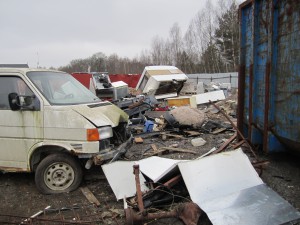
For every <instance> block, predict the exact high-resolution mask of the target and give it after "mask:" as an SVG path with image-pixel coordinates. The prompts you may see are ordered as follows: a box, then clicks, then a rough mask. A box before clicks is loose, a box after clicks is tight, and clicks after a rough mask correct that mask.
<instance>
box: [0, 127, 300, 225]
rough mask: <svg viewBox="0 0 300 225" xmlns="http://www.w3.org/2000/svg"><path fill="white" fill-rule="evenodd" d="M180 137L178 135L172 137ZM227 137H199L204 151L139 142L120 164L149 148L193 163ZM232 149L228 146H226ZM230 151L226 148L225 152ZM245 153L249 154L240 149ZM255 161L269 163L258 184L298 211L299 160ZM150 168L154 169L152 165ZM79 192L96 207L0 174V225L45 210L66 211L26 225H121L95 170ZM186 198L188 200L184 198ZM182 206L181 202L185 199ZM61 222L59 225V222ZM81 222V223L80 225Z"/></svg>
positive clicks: (183, 144) (179, 140) (186, 143)
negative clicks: (91, 198) (178, 150)
mask: <svg viewBox="0 0 300 225" xmlns="http://www.w3.org/2000/svg"><path fill="white" fill-rule="evenodd" d="M176 134H177V135H182V133H176ZM233 134H234V132H233V131H231V130H229V131H225V132H222V133H219V134H216V135H214V134H205V133H204V134H203V133H202V134H200V135H199V137H202V138H203V139H205V140H206V141H207V143H206V144H205V145H204V146H201V147H194V146H192V144H191V140H192V139H193V138H195V137H187V136H182V137H179V136H177V137H176V136H175V137H167V139H166V140H163V139H162V136H160V135H158V136H152V137H148V138H147V137H144V143H142V144H134V145H133V146H132V148H131V149H130V150H129V151H128V154H127V155H126V156H127V157H128V159H126V160H139V159H141V158H145V157H148V156H146V153H148V154H149V153H151V151H152V150H151V149H149V146H150V145H151V144H155V145H156V146H157V147H158V148H159V147H162V146H176V147H177V148H184V149H189V150H194V151H196V154H190V153H182V152H181V153H176V152H166V153H165V154H163V155H161V157H167V158H173V159H193V158H197V157H198V156H200V155H202V154H204V153H206V152H207V151H209V150H210V149H211V148H212V147H218V146H220V145H221V144H222V143H223V141H224V140H226V139H228V138H230V137H231V136H232V135H233ZM231 146H232V145H231ZM229 149H230V147H229ZM245 152H246V153H247V154H248V155H249V156H250V158H251V153H250V152H248V151H247V149H246V148H245ZM258 154H259V158H260V159H261V160H269V162H270V163H269V165H268V166H267V167H266V169H265V170H264V171H263V173H262V179H263V181H264V182H265V183H266V184H267V185H268V186H270V187H271V188H272V189H273V190H275V191H276V192H278V193H279V194H280V195H281V196H282V197H283V198H284V199H286V200H287V201H288V202H290V203H291V204H292V205H293V206H294V207H295V208H296V209H298V210H300V163H299V160H300V157H299V156H296V155H291V154H289V153H280V154H271V155H264V154H261V153H260V152H258ZM154 166H155V165H154ZM81 187H88V188H89V189H90V190H91V191H92V192H93V194H94V195H95V197H96V198H97V199H98V200H99V202H100V206H99V207H96V206H95V205H94V204H92V203H90V202H89V201H88V200H87V198H86V197H85V196H84V195H83V193H82V191H81V189H80V188H79V189H78V190H76V191H74V192H71V193H63V194H57V195H42V194H40V193H39V192H38V191H37V189H36V187H35V184H34V175H33V174H23V173H8V174H0V201H1V204H0V223H1V224H20V223H21V222H22V221H23V224H26V221H25V222H24V219H25V218H27V217H30V216H31V215H34V214H35V213H37V212H38V211H40V210H43V209H44V208H45V207H47V206H51V207H52V208H55V209H62V208H64V207H66V208H67V209H70V210H62V211H51V212H47V213H46V214H45V215H40V216H39V217H37V218H38V220H35V221H33V222H32V224H50V225H51V224H76V223H77V222H78V223H79V222H80V223H81V224H124V221H125V219H124V213H123V202H122V201H119V202H117V201H116V198H115V196H114V194H113V192H112V190H111V188H110V186H109V184H108V182H107V180H106V178H105V176H104V174H103V172H102V170H101V167H95V168H93V170H91V171H88V172H86V175H85V179H84V181H83V183H82V185H81ZM184 198H188V196H184ZM184 198H183V200H182V202H185V201H187V200H186V199H184ZM176 206H177V204H172V205H168V206H167V207H166V208H165V209H167V210H170V209H173V208H175V207H176ZM62 221H64V222H62ZM85 222H86V223H85ZM147 224H152V225H157V224H173V225H181V224H183V223H182V222H181V221H180V220H178V219H176V218H171V219H161V220H158V221H149V222H148V223H147ZM198 224H211V223H210V221H209V220H208V218H207V217H205V215H204V216H202V217H201V218H200V220H199V222H198Z"/></svg>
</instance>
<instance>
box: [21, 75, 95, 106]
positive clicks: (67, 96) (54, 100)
mask: <svg viewBox="0 0 300 225" xmlns="http://www.w3.org/2000/svg"><path fill="white" fill-rule="evenodd" d="M27 76H28V77H29V79H30V80H31V81H32V82H33V83H34V85H35V86H36V87H37V88H38V89H39V90H40V92H41V93H42V94H43V95H44V97H45V98H46V99H47V100H48V101H49V103H50V104H51V105H76V104H84V103H93V102H99V101H101V100H100V99H99V98H98V97H97V96H96V95H94V94H93V93H92V92H90V91H89V90H88V89H87V88H86V87H85V86H83V85H82V84H81V83H80V82H79V81H77V80H76V79H75V78H74V77H72V76H71V75H70V74H67V73H63V72H50V71H49V72H48V71H37V72H28V73H27Z"/></svg>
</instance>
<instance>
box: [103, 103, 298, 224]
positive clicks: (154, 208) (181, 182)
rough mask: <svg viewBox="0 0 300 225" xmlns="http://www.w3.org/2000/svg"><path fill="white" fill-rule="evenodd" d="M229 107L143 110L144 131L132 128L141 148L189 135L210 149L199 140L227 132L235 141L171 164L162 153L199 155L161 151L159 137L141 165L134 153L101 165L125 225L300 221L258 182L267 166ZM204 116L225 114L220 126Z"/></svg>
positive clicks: (142, 156)
mask: <svg viewBox="0 0 300 225" xmlns="http://www.w3.org/2000/svg"><path fill="white" fill-rule="evenodd" d="M227 103H228V102H227V101H223V102H219V103H217V104H215V103H213V102H210V106H211V107H213V108H214V109H215V110H213V108H211V107H207V105H206V106H205V110H200V109H195V108H191V107H188V106H182V107H175V108H173V109H171V110H169V111H165V112H164V111H156V112H155V111H146V113H145V114H144V117H145V119H144V120H143V123H142V126H141V127H139V126H138V125H135V126H133V128H132V129H133V130H134V135H135V143H136V145H138V143H142V142H143V138H144V139H146V138H147V137H153V136H159V137H161V138H162V140H164V138H165V139H166V138H167V137H173V138H177V139H180V140H182V139H185V136H187V135H192V136H196V138H193V139H192V140H191V144H192V145H193V146H194V147H195V148H201V146H203V145H205V143H206V141H205V140H204V139H203V138H201V137H200V136H201V134H204V133H207V134H209V135H214V134H219V133H222V132H227V133H231V137H230V138H229V139H227V140H224V141H223V143H222V144H221V145H220V146H219V147H218V148H216V147H214V148H212V149H211V150H210V151H208V152H206V153H204V154H202V155H201V156H200V157H197V158H195V157H188V159H171V158H167V157H168V155H165V156H164V155H163V154H164V153H167V154H168V153H170V152H181V153H185V154H186V153H187V154H191V155H193V154H195V153H196V152H195V151H194V150H189V149H187V148H180V147H178V146H176V145H174V146H164V147H160V148H157V146H156V145H157V144H158V142H157V139H156V141H151V144H149V145H150V146H148V148H147V149H142V148H139V151H140V152H139V154H138V155H139V156H140V157H139V159H137V158H136V156H137V153H136V152H134V153H131V152H130V151H129V152H127V153H126V154H125V159H126V160H120V161H116V162H112V163H110V164H105V165H103V166H102V169H103V172H104V174H105V176H106V178H107V180H108V182H109V184H110V186H111V188H112V190H113V192H114V194H115V196H116V198H117V200H123V201H124V210H125V221H126V223H125V224H128V225H129V224H131V225H133V224H144V223H147V222H148V221H154V220H159V219H162V218H170V217H174V218H178V219H180V220H181V221H182V222H183V223H184V224H186V225H194V224H199V223H201V220H202V218H203V217H205V215H207V217H208V218H209V220H210V222H211V223H212V224H222V225H224V224H225V225H226V224H228V225H229V224H230V225H232V224H241V223H242V224H249V225H250V224H251V225H252V224H282V223H286V222H290V221H296V220H299V219H300V213H299V212H298V211H297V210H296V209H295V208H293V206H292V205H290V204H289V203H288V202H287V201H285V200H284V199H283V198H281V197H280V196H279V195H278V194H277V193H276V192H274V191H273V190H271V189H270V188H269V187H267V186H266V184H264V182H263V181H262V180H261V178H260V177H259V175H258V174H261V172H262V169H263V167H264V166H266V165H267V163H268V162H266V161H260V160H259V158H258V156H257V155H256V153H255V151H254V150H255V148H254V146H253V145H252V144H251V143H250V142H249V141H248V140H247V139H246V138H244V137H243V135H242V133H241V132H239V130H238V129H237V127H236V125H235V122H234V121H233V120H234V119H233V118H232V117H230V116H228V114H227V113H226V110H225V109H224V108H223V106H225V107H226V104H227ZM207 113H209V114H210V115H216V114H221V115H222V118H223V121H221V120H219V121H217V120H215V119H213V120H212V119H208V118H207ZM224 118H225V121H224ZM237 137H239V141H237ZM234 141H235V143H234V144H233V145H231V148H229V149H228V150H227V151H224V150H226V148H227V147H228V145H229V144H230V143H233V142H234ZM241 146H242V148H240V147H241ZM150 151H152V153H150V154H149V152H150ZM244 152H245V153H247V154H248V155H246V154H245V153H244ZM156 155H159V156H160V157H158V156H156ZM128 160H130V161H128Z"/></svg>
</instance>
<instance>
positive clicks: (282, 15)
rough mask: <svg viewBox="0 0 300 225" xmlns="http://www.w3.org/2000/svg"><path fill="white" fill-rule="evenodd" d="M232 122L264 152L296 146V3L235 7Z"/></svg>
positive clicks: (299, 66)
mask: <svg viewBox="0 0 300 225" xmlns="http://www.w3.org/2000/svg"><path fill="white" fill-rule="evenodd" d="M239 10H240V12H239V13H240V24H241V25H240V26H241V27H240V31H241V39H240V71H239V79H240V80H239V95H240V96H239V110H238V114H239V115H238V126H239V128H240V129H241V130H242V131H243V133H244V135H245V136H246V137H247V138H249V139H250V140H251V142H252V143H253V144H261V145H262V146H263V149H264V151H265V152H272V151H279V150H284V149H287V148H289V149H298V151H299V149H300V148H299V147H300V126H299V124H300V123H299V122H300V110H299V109H300V108H299V105H300V1H294V0H281V1H279V0H252V1H250V0H249V1H246V2H244V3H242V4H241V5H240V8H239Z"/></svg>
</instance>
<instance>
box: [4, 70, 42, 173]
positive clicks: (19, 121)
mask: <svg viewBox="0 0 300 225" xmlns="http://www.w3.org/2000/svg"><path fill="white" fill-rule="evenodd" d="M10 93H17V94H18V95H20V96H21V97H22V96H24V97H25V96H35V97H34V98H33V99H34V103H35V105H39V107H35V108H34V109H30V108H28V109H21V110H17V111H13V110H11V108H10V105H9V100H8V95H9V94H10ZM38 98H39V97H38V96H37V95H36V94H34V92H33V91H32V89H31V88H30V87H29V85H28V84H27V83H26V81H24V80H22V78H21V77H18V76H9V75H7V76H6V75H5V76H3V74H1V75H0V170H5V171H29V169H30V168H29V163H28V152H29V150H30V149H31V147H32V146H33V145H34V144H36V143H38V142H40V141H42V139H43V137H44V132H43V124H44V121H43V111H42V109H43V107H42V101H40V100H39V99H38Z"/></svg>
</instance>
